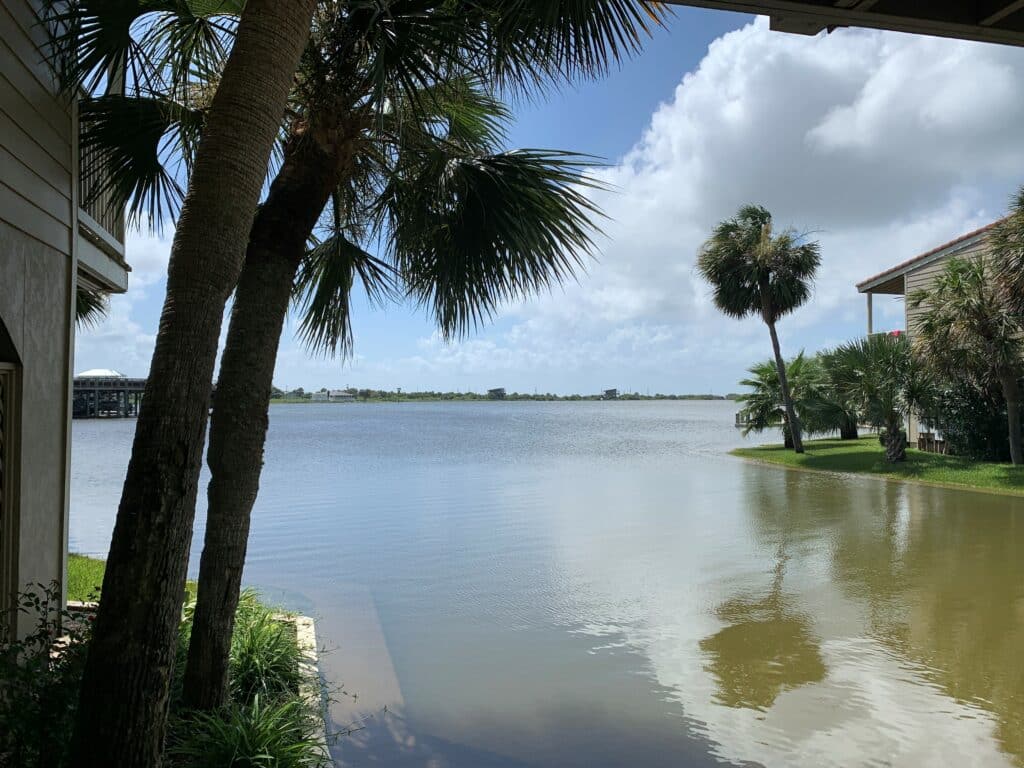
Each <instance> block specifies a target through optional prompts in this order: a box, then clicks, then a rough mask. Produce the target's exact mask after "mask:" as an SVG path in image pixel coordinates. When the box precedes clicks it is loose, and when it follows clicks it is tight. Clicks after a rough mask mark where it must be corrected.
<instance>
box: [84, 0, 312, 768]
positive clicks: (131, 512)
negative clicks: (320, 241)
mask: <svg viewBox="0 0 1024 768" xmlns="http://www.w3.org/2000/svg"><path fill="white" fill-rule="evenodd" d="M314 5H315V0H289V2H288V3H281V2H279V1H278V0H249V3H248V5H247V7H246V10H245V12H244V13H243V16H242V19H241V21H240V23H239V26H238V32H237V37H236V40H235V44H234V48H233V50H232V53H231V56H230V58H229V60H228V62H227V65H226V67H225V69H224V72H223V75H222V78H221V81H220V85H219V87H218V89H217V92H216V94H215V96H214V99H213V103H212V105H211V108H210V113H209V116H208V119H207V123H206V127H205V130H204V135H203V139H202V141H201V143H200V146H199V149H198V152H197V155H196V161H195V165H194V167H193V170H192V175H191V180H190V183H189V191H188V195H187V197H186V199H185V204H184V206H183V208H182V211H181V216H180V218H179V221H178V226H177V231H176V234H175V237H174V242H173V244H172V246H171V258H170V263H169V265H168V276H167V296H166V299H165V301H164V307H163V313H162V315H161V318H160V330H159V333H158V334H157V339H156V348H155V350H154V353H153V360H152V363H151V366H150V372H149V378H148V380H147V383H146V391H145V396H144V398H143V405H142V408H141V412H140V414H139V419H138V423H137V425H136V432H135V442H134V445H133V447H132V457H131V461H130V463H129V465H128V473H127V476H126V478H125V483H124V488H123V490H122V494H121V503H120V506H119V508H118V513H117V522H116V525H115V528H114V534H113V538H112V541H111V546H110V555H109V557H108V559H107V568H106V574H105V576H104V579H103V599H102V601H101V602H100V608H99V612H98V614H97V617H96V621H95V624H94V631H93V639H92V642H91V645H90V649H89V656H88V659H87V662H86V667H85V671H84V678H83V681H82V690H81V695H80V701H79V707H78V715H77V722H76V724H75V733H74V737H73V747H72V755H73V757H72V765H73V766H77V767H83V766H104V767H106V766H114V765H116V766H122V767H124V768H143V767H148V766H157V765H159V764H160V756H161V751H162V748H163V742H164V731H165V726H166V721H167V711H168V696H169V686H170V677H171V671H172V666H173V663H174V654H175V645H176V635H177V630H178V623H179V621H180V618H181V601H182V596H183V593H184V586H185V574H186V571H187V566H188V551H189V545H190V544H191V540H192V521H193V517H194V514H195V499H196V492H197V486H198V480H199V469H200V465H201V460H202V451H203V443H204V436H205V431H206V419H207V407H208V403H209V396H210V387H211V379H212V376H213V367H214V361H215V357H216V353H217V341H218V336H219V335H220V327H221V321H222V315H223V310H224V302H225V300H226V299H227V296H228V294H229V293H230V291H231V289H232V288H233V287H234V285H235V282H236V281H237V279H238V274H239V272H240V270H241V266H242V260H243V257H244V251H245V247H244V246H245V243H246V242H247V239H248V234H249V230H250V228H251V226H252V218H253V212H254V210H255V208H256V204H257V202H258V200H259V194H260V189H261V187H262V183H263V177H264V175H265V173H266V167H267V161H268V159H269V157H270V151H271V148H272V146H273V142H274V139H275V137H276V135H277V131H278V129H279V126H280V122H281V115H282V113H283V111H284V106H285V102H286V100H287V96H288V91H289V88H290V85H291V82H292V78H293V75H294V72H295V67H296V65H297V63H298V59H299V55H300V53H301V51H302V47H303V45H304V43H305V40H306V38H307V36H308V34H309V27H310V22H311V19H312V14H313V7H314Z"/></svg>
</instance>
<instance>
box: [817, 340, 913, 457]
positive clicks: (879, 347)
mask: <svg viewBox="0 0 1024 768" xmlns="http://www.w3.org/2000/svg"><path fill="white" fill-rule="evenodd" d="M822 361H823V363H824V365H825V368H826V370H828V372H829V376H830V378H831V380H832V381H833V382H834V383H835V386H836V388H837V390H838V394H839V396H840V397H842V398H843V399H844V400H845V401H846V402H849V403H851V404H853V405H855V407H856V409H857V412H858V413H859V414H860V416H861V418H862V419H863V420H864V421H865V422H867V423H868V424H870V425H872V426H874V427H877V428H882V429H884V430H885V437H884V439H885V458H886V460H887V461H889V462H893V463H895V462H900V461H905V460H906V458H907V435H906V432H905V431H904V430H903V422H904V419H905V418H906V417H907V415H908V414H909V413H910V412H911V409H913V408H914V407H915V406H917V405H918V404H919V403H921V402H923V401H924V400H925V399H926V397H927V395H928V387H929V385H930V379H929V377H928V376H927V375H926V372H925V371H924V370H923V367H922V366H921V364H920V362H919V361H918V359H917V358H916V357H915V356H914V355H913V353H912V351H911V347H910V342H909V341H907V338H906V336H883V335H878V334H876V335H873V336H868V337H866V338H863V339H858V340H856V341H851V342H848V343H846V344H843V345H841V346H839V347H837V348H835V349H834V350H831V351H830V352H826V353H824V354H823V355H822Z"/></svg>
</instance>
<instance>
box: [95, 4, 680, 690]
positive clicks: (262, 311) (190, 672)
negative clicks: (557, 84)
mask: <svg viewBox="0 0 1024 768" xmlns="http://www.w3.org/2000/svg"><path fill="white" fill-rule="evenodd" d="M661 13H662V11H661V10H660V9H659V8H656V7H655V6H653V5H652V6H651V7H648V6H647V5H646V4H635V3H633V2H631V1H630V0H587V2H583V3H580V2H577V1H576V0H571V1H570V0H564V1H563V2H561V3H551V2H540V0H536V1H535V2H526V3H524V2H521V1H518V0H516V1H513V0H492V1H491V2H485V3H480V2H468V0H467V2H464V3H452V2H450V0H437V1H436V2H419V3H413V4H405V3H394V4H393V5H392V6H390V7H389V8H387V9H384V8H382V6H381V4H380V3H378V2H368V1H365V2H349V3H344V4H342V3H321V4H320V5H319V6H318V10H317V13H316V15H315V18H314V25H313V28H314V36H313V43H312V44H311V45H309V46H307V48H306V51H305V54H304V56H303V59H302V63H301V66H300V68H299V73H298V77H297V79H296V83H295V86H294V88H293V90H292V98H291V101H290V105H289V110H288V114H289V120H288V121H286V123H285V125H284V131H283V137H282V139H283V140H282V147H281V152H280V155H279V157H278V162H279V165H278V167H277V169H276V173H275V174H274V177H273V181H272V182H271V184H270V188H269V192H268V196H267V199H266V200H265V201H264V203H263V205H262V206H260V208H259V211H258V213H257V216H256V218H255V221H254V222H253V223H252V227H251V231H250V233H249V236H248V238H247V241H248V250H247V254H246V261H245V268H244V269H243V271H242V273H241V275H240V277H239V280H238V284H237V290H236V294H235V301H234V309H233V312H232V319H231V329H230V330H229V336H228V341H227V345H226V348H225V353H224V357H223V360H222V363H221V374H220V379H219V382H218V388H217V397H216V401H215V402H214V411H213V414H214V415H213V419H212V423H211V424H212V425H211V436H210V450H209V452H208V456H209V463H210V467H211V470H212V475H213V479H212V481H211V485H210V489H209V499H210V505H209V512H208V524H207V541H206V542H205V547H204V557H203V563H202V564H201V567H200V585H201V586H200V599H199V604H197V606H196V618H195V625H194V628H193V640H192V648H191V649H190V660H189V665H188V668H187V670H186V684H185V694H186V700H187V702H188V703H190V704H191V705H194V706H201V707H208V706H215V705H216V704H217V703H218V702H219V700H220V699H221V698H222V696H223V693H222V692H223V690H224V686H223V679H224V678H223V675H224V669H225V664H224V662H225V661H226V652H225V649H226V647H227V646H226V641H227V640H226V639H227V638H229V637H230V632H231V622H232V620H233V614H234V611H233V605H234V601H236V600H237V593H238V586H239V579H240V574H241V568H242V564H243V563H244V558H245V542H246V539H247V532H248V525H249V513H250V511H251V508H252V504H253V502H254V500H255V496H256V492H257V488H258V480H259V472H260V467H261V464H262V450H263V443H264V439H265V432H266V420H267V406H268V403H269V393H270V386H271V384H270V382H271V377H272V373H273V368H274V362H275V359H276V352H277V344H278V339H279V337H280V332H281V328H282V326H283V322H284V318H285V315H286V312H287V308H288V303H289V300H290V294H291V287H292V283H293V282H294V280H295V277H296V273H297V272H298V270H299V269H300V267H302V268H303V270H304V272H303V274H304V275H306V276H307V278H308V279H307V280H306V281H305V282H304V284H306V285H308V284H310V283H309V280H311V279H313V278H314V277H315V282H316V283H317V285H318V286H325V287H323V288H319V287H318V289H317V290H316V291H312V292H310V293H308V294H307V295H308V299H309V300H308V303H307V310H308V311H307V319H308V323H306V324H305V325H304V333H306V334H307V337H308V338H309V340H310V341H311V343H313V344H314V346H321V345H326V346H329V347H338V348H341V349H345V348H346V346H347V344H348V343H349V342H348V338H349V336H348V320H347V306H348V293H349V290H350V289H351V287H352V285H353V283H354V282H355V281H356V280H357V279H359V278H362V281H363V283H364V285H366V286H368V288H369V291H370V293H371V295H372V296H373V297H375V298H383V297H384V296H386V294H388V293H389V292H390V291H391V286H390V282H391V280H390V278H391V277H392V276H393V275H394V276H398V277H399V278H400V279H399V285H400V286H401V288H402V290H404V291H407V292H408V293H409V294H410V295H411V296H413V297H414V298H415V299H416V300H418V301H421V302H422V303H424V304H427V305H429V306H430V307H431V309H432V311H433V312H434V314H435V316H437V317H438V321H439V324H440V326H441V327H442V329H445V331H446V332H448V333H451V334H459V333H464V332H466V331H467V330H468V329H469V328H471V327H473V326H474V325H475V324H477V323H478V322H480V321H482V320H484V319H486V317H487V316H489V315H490V313H491V312H493V311H494V309H495V308H496V307H497V306H498V304H499V303H500V302H502V301H504V300H507V299H511V298H515V297H519V296H522V295H526V294H528V293H531V292H534V291H537V290H540V289H542V288H544V287H545V286H547V285H549V284H553V283H556V282H558V281H560V280H562V279H564V278H565V277H567V276H569V275H570V274H571V273H572V271H573V270H574V268H576V267H577V266H578V263H579V254H580V253H583V252H585V251H586V250H587V249H588V248H589V244H590V241H589V230H590V225H589V221H588V218H589V217H590V216H594V215H596V214H597V211H596V209H594V208H593V207H592V206H591V205H590V203H589V202H588V201H587V199H586V198H585V197H584V196H583V195H582V194H581V193H580V192H579V190H578V189H577V188H576V186H577V185H579V184H581V183H586V179H585V178H584V177H583V175H582V166H583V165H585V163H581V159H580V158H576V157H574V156H570V155H566V154H563V153H557V152H543V151H536V150H524V151H519V152H514V153H513V152H500V151H496V147H497V146H498V145H499V144H500V143H501V140H500V136H499V135H498V132H497V131H496V129H497V128H499V127H500V123H501V118H502V117H503V115H504V108H503V107H501V106H500V105H498V104H497V102H495V101H494V100H493V98H490V97H488V96H487V95H486V91H487V90H489V89H490V88H497V87H501V88H504V89H506V90H512V91H515V90H524V89H526V88H527V87H529V86H531V85H532V84H537V83H543V82H544V81H547V80H551V79H557V78H565V77H569V76H573V75H594V74H597V73H599V72H601V71H603V70H604V69H605V68H606V67H607V66H608V65H609V64H610V63H612V62H614V61H616V60H617V59H618V58H619V57H620V56H621V55H624V54H626V53H629V52H632V51H635V50H636V49H637V47H638V45H639V40H640V38H641V35H642V33H643V32H644V31H645V30H646V28H647V24H648V23H650V22H652V21H654V22H657V21H659V20H660V15H661ZM180 37H181V36H179V38H180ZM189 39H191V38H189ZM476 84H480V85H482V86H483V89H482V90H481V88H478V87H476ZM208 90H209V89H207V88H203V87H201V84H200V85H196V86H195V87H192V88H189V89H178V90H177V91H173V92H171V93H164V94H162V98H153V96H152V94H150V95H148V96H147V98H134V99H126V98H123V97H121V96H107V97H105V98H103V99H99V100H97V101H96V102H95V103H94V104H93V105H91V107H92V108H91V110H90V111H89V112H88V113H87V120H86V141H87V142H94V146H95V147H97V148H99V149H101V150H102V151H103V152H104V153H105V154H106V156H108V157H109V158H110V159H111V160H112V165H114V166H115V167H117V168H119V169H122V171H123V172H122V173H119V174H118V175H117V176H116V177H115V178H114V179H113V181H112V183H111V189H110V190H108V191H110V192H112V193H114V196H115V197H117V196H118V195H120V196H121V197H123V198H128V199H131V200H132V201H133V202H135V203H138V201H139V200H146V201H148V203H147V206H145V207H144V208H143V210H144V211H146V212H149V213H152V212H154V211H155V212H156V213H157V214H159V212H161V211H173V210H174V209H175V204H176V197H177V190H176V188H175V184H174V183H173V179H174V176H173V174H171V173H168V172H167V171H166V165H167V162H168V158H166V157H164V156H162V155H160V147H161V146H162V142H166V141H167V139H168V137H171V138H172V139H173V147H174V148H175V150H176V151H177V152H178V153H179V154H180V156H181V157H183V158H184V166H185V169H186V170H188V168H189V167H190V162H189V155H188V151H189V149H190V147H191V146H192V144H194V141H195V135H196V134H197V132H198V130H199V129H200V128H202V126H203V121H204V110H205V107H204V104H203V103H202V98H203V97H204V96H205V95H206V94H207V92H208ZM179 92H180V93H179ZM182 94H183V97H182ZM133 110H134V111H135V112H138V113H141V114H142V115H144V119H140V120H138V121H137V122H140V123H143V124H144V125H145V126H146V128H147V130H146V131H137V132H134V133H126V132H124V131H123V130H119V126H122V125H123V124H124V120H123V117H124V113H125V112H131V111H133ZM140 158H141V160H140ZM143 160H144V161H145V162H143ZM427 190H430V191H431V193H432V194H431V195H426V194H425V192H426V191H427ZM328 203H330V215H328V216H327V222H326V225H325V226H326V229H327V230H328V236H327V237H326V238H325V239H324V242H323V243H322V244H320V245H319V246H318V247H317V248H315V249H314V250H313V251H312V252H311V253H310V254H309V256H308V257H307V256H306V248H305V244H306V242H307V241H308V240H309V239H310V236H311V235H312V234H313V230H314V227H315V225H316V224H317V222H318V220H320V217H321V212H322V211H323V209H324V207H325V205H326V204H328ZM439 204H440V205H439ZM528 224H532V225H533V226H532V227H530V226H527V225H528ZM378 238H384V239H385V240H387V241H389V242H390V243H391V249H390V251H389V253H390V256H389V258H388V260H387V261H382V260H379V259H377V258H376V257H372V256H371V255H370V254H368V253H367V252H366V251H365V250H364V249H363V247H362V246H361V245H360V244H361V243H372V242H374V241H375V240H376V239H378ZM232 392H234V393H235V394H234V395H232V394H230V393H232Z"/></svg>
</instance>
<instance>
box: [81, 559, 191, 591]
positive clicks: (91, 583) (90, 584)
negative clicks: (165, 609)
mask: <svg viewBox="0 0 1024 768" xmlns="http://www.w3.org/2000/svg"><path fill="white" fill-rule="evenodd" d="M106 567H107V564H106V561H104V560H100V559H98V558H95V557H86V556H85V555H76V554H75V553H73V552H72V553H71V554H69V555H68V600H79V601H82V602H87V601H90V600H95V599H96V598H97V597H98V596H99V592H100V586H102V584H103V571H104V570H105V569H106ZM185 591H186V592H187V593H188V596H189V599H190V600H194V599H195V596H196V583H195V582H194V581H189V582H187V583H186V584H185Z"/></svg>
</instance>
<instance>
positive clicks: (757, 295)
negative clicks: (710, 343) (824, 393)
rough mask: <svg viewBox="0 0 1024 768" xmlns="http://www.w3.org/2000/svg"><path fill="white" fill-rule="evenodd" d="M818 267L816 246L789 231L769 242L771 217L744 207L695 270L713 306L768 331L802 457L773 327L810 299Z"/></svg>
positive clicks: (722, 227)
mask: <svg viewBox="0 0 1024 768" xmlns="http://www.w3.org/2000/svg"><path fill="white" fill-rule="evenodd" d="M820 263H821V253H820V248H819V246H818V243H816V242H813V241H807V240H805V239H804V238H802V237H800V236H799V235H798V234H797V233H796V232H794V231H792V230H787V231H785V232H782V233H780V234H779V235H776V236H773V235H772V215H771V214H770V213H769V212H768V211H767V210H766V209H765V208H762V207H761V206H758V205H745V206H743V207H742V208H740V210H739V212H738V213H737V214H736V215H735V216H734V217H733V218H731V219H727V220H725V221H723V222H721V223H720V224H719V225H718V226H717V227H715V230H714V232H713V233H712V235H711V238H710V239H709V240H708V241H707V242H706V243H704V246H703V248H701V252H700V255H699V256H698V259H697V268H698V270H699V271H700V273H701V275H702V276H703V277H704V279H705V280H707V281H708V282H709V283H711V287H712V290H713V295H714V301H715V306H717V307H718V308H719V309H720V310H721V311H722V312H724V313H725V314H727V315H729V316H730V317H736V318H744V317H748V316H754V315H760V317H761V319H762V320H763V321H764V323H765V325H767V326H768V332H769V333H770V334H771V337H772V351H773V352H774V353H775V367H776V369H777V370H778V372H779V387H780V389H781V391H782V399H783V402H784V403H785V404H786V416H787V420H788V424H789V425H790V429H791V432H792V435H793V450H794V451H796V452H797V453H803V452H804V444H803V439H802V436H801V430H800V421H799V419H798V417H797V414H796V410H795V409H794V408H793V398H792V397H791V393H790V390H789V382H788V381H787V379H786V365H785V363H784V361H783V359H782V350H781V348H780V345H779V334H778V331H777V330H776V327H775V326H776V324H777V323H778V321H779V319H780V318H782V317H784V316H785V315H788V314H789V313H790V312H792V311H793V310H795V309H796V308H797V307H799V306H800V305H801V304H803V303H804V302H805V301H807V299H808V298H809V297H810V295H811V282H812V281H813V279H814V274H815V272H816V271H817V269H818V265H819V264H820Z"/></svg>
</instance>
